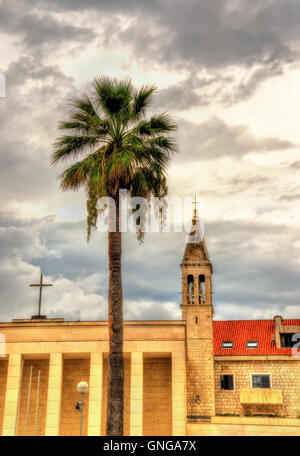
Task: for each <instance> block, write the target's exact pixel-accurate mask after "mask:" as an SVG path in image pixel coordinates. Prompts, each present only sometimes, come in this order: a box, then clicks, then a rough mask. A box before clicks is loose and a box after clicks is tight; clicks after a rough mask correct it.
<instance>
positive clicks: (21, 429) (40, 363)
mask: <svg viewBox="0 0 300 456" xmlns="http://www.w3.org/2000/svg"><path fill="white" fill-rule="evenodd" d="M31 366H33V369H32V381H31V394H30V402H29V413H28V426H27V434H26V435H28V436H30V435H34V423H35V414H36V403H37V385H38V371H39V370H40V371H41V374H40V393H39V403H38V419H37V432H36V435H44V433H45V420H46V406H47V392H48V375H49V360H48V359H40V360H39V359H27V360H24V367H23V378H22V387H21V397H20V410H19V418H18V427H17V435H20V436H22V435H25V429H26V412H27V401H28V395H29V392H28V389H29V381H30V368H31Z"/></svg>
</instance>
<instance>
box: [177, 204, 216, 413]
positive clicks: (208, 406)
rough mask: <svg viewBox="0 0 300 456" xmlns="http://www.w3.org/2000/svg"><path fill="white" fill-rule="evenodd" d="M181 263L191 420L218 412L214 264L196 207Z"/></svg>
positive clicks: (188, 408) (188, 405)
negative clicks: (216, 395) (216, 405)
mask: <svg viewBox="0 0 300 456" xmlns="http://www.w3.org/2000/svg"><path fill="white" fill-rule="evenodd" d="M180 267H181V274H182V304H181V309H182V319H183V320H185V321H186V339H187V340H186V343H187V400H188V404H187V410H188V415H187V419H188V422H197V421H198V422H199V421H209V420H210V417H211V416H213V415H214V414H215V399H214V388H215V386H214V354H213V322H212V318H213V304H212V287H211V276H212V272H213V269H212V264H211V262H210V259H209V255H208V251H207V248H206V245H205V241H204V238H203V235H202V233H201V229H200V223H199V219H198V216H197V211H196V209H195V210H194V214H193V220H192V230H191V233H190V234H189V238H188V241H187V243H186V247H185V252H184V255H183V259H182V263H181V265H180Z"/></svg>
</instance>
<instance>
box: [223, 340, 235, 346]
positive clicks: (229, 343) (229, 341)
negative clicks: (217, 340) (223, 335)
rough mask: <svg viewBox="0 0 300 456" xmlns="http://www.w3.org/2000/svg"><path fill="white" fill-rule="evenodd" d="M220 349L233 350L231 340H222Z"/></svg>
mask: <svg viewBox="0 0 300 456" xmlns="http://www.w3.org/2000/svg"><path fill="white" fill-rule="evenodd" d="M222 348H233V342H232V341H231V340H224V341H223V343H222Z"/></svg>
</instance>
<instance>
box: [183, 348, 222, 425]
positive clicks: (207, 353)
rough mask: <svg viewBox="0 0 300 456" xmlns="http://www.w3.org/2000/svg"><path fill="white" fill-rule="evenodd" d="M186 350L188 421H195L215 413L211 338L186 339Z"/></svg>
mask: <svg viewBox="0 0 300 456" xmlns="http://www.w3.org/2000/svg"><path fill="white" fill-rule="evenodd" d="M187 351H188V360H187V401H188V403H187V408H188V421H197V420H198V419H199V418H197V417H199V416H201V417H210V416H213V415H214V414H215V410H214V370H213V369H214V363H213V347H212V340H209V339H191V340H187ZM200 419H201V418H200ZM202 419H203V418H202Z"/></svg>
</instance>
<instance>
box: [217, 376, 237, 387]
mask: <svg viewBox="0 0 300 456" xmlns="http://www.w3.org/2000/svg"><path fill="white" fill-rule="evenodd" d="M220 381H221V389H222V390H233V389H234V388H233V375H220Z"/></svg>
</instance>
